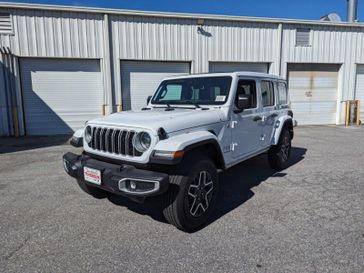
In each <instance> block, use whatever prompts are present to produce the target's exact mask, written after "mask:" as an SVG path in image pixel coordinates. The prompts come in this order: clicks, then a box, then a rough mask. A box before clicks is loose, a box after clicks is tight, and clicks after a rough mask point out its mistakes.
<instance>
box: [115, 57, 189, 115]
mask: <svg viewBox="0 0 364 273" xmlns="http://www.w3.org/2000/svg"><path fill="white" fill-rule="evenodd" d="M120 65H121V87H122V90H121V92H122V98H123V110H130V109H132V110H140V109H141V108H143V107H145V106H146V101H147V98H148V96H151V95H153V94H154V92H155V91H156V89H157V88H158V86H159V84H160V82H161V80H162V79H163V78H165V77H168V76H172V75H182V74H189V73H190V63H182V62H147V61H122V62H121V64H120Z"/></svg>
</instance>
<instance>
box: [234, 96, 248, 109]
mask: <svg viewBox="0 0 364 273" xmlns="http://www.w3.org/2000/svg"><path fill="white" fill-rule="evenodd" d="M237 107H238V109H237V110H236V111H234V112H235V113H240V112H243V111H244V109H248V108H249V107H250V105H249V97H247V96H246V95H239V96H238V102H237Z"/></svg>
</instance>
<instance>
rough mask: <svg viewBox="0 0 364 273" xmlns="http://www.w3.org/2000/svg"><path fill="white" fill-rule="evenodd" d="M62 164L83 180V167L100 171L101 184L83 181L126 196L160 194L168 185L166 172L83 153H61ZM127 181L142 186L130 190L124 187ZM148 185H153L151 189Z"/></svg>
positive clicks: (68, 171) (72, 174) (75, 176)
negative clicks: (111, 161)
mask: <svg viewBox="0 0 364 273" xmlns="http://www.w3.org/2000/svg"><path fill="white" fill-rule="evenodd" d="M63 164H64V169H65V171H66V172H67V173H68V174H69V175H70V176H72V177H74V178H76V179H81V180H83V181H85V178H84V167H89V168H92V169H96V170H99V171H100V172H101V185H96V184H93V183H90V182H88V181H85V183H87V185H89V186H92V187H97V188H101V189H103V190H106V191H109V192H112V193H114V194H118V195H123V196H128V197H147V196H155V195H160V194H162V193H164V192H166V191H167V189H168V185H169V176H168V174H165V173H160V172H154V171H148V170H141V169H137V168H135V167H134V166H130V165H124V164H122V165H118V164H111V163H107V162H103V161H100V160H96V159H94V158H91V157H90V156H88V155H85V154H82V155H76V154H73V153H66V154H65V155H63ZM128 181H129V182H130V181H133V183H140V185H144V186H143V187H144V188H143V187H141V188H140V189H136V190H132V189H131V188H130V187H129V188H128V187H125V183H129V182H128ZM148 183H149V184H148ZM152 184H153V185H152ZM121 185H124V186H121ZM137 185H139V184H137ZM150 187H153V189H151V188H150Z"/></svg>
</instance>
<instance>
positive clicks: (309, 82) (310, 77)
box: [288, 64, 338, 125]
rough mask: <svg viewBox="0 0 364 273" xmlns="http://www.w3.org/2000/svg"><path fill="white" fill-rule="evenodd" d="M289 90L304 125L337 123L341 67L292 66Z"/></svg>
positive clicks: (289, 68) (296, 117) (299, 119)
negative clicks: (339, 69)
mask: <svg viewBox="0 0 364 273" xmlns="http://www.w3.org/2000/svg"><path fill="white" fill-rule="evenodd" d="M288 71H289V72H288V81H289V93H290V99H291V107H292V110H293V113H294V118H295V120H297V122H298V124H299V125H300V124H301V125H318V124H335V123H336V109H337V97H338V95H337V94H338V72H337V71H338V66H336V65H332V66H330V65H314V64H312V65H299V64H298V65H289V66H288Z"/></svg>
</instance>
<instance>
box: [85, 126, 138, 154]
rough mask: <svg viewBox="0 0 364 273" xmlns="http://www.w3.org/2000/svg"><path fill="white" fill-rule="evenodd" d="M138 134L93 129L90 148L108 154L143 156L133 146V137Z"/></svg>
mask: <svg viewBox="0 0 364 273" xmlns="http://www.w3.org/2000/svg"><path fill="white" fill-rule="evenodd" d="M136 133H137V132H135V131H131V130H121V129H113V128H103V127H93V128H92V130H91V143H90V145H89V146H90V147H91V148H92V149H94V150H99V151H102V152H107V153H114V154H120V155H129V156H141V155H142V154H143V153H141V152H139V151H137V150H136V149H135V147H134V146H133V137H134V136H135V135H136Z"/></svg>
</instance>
